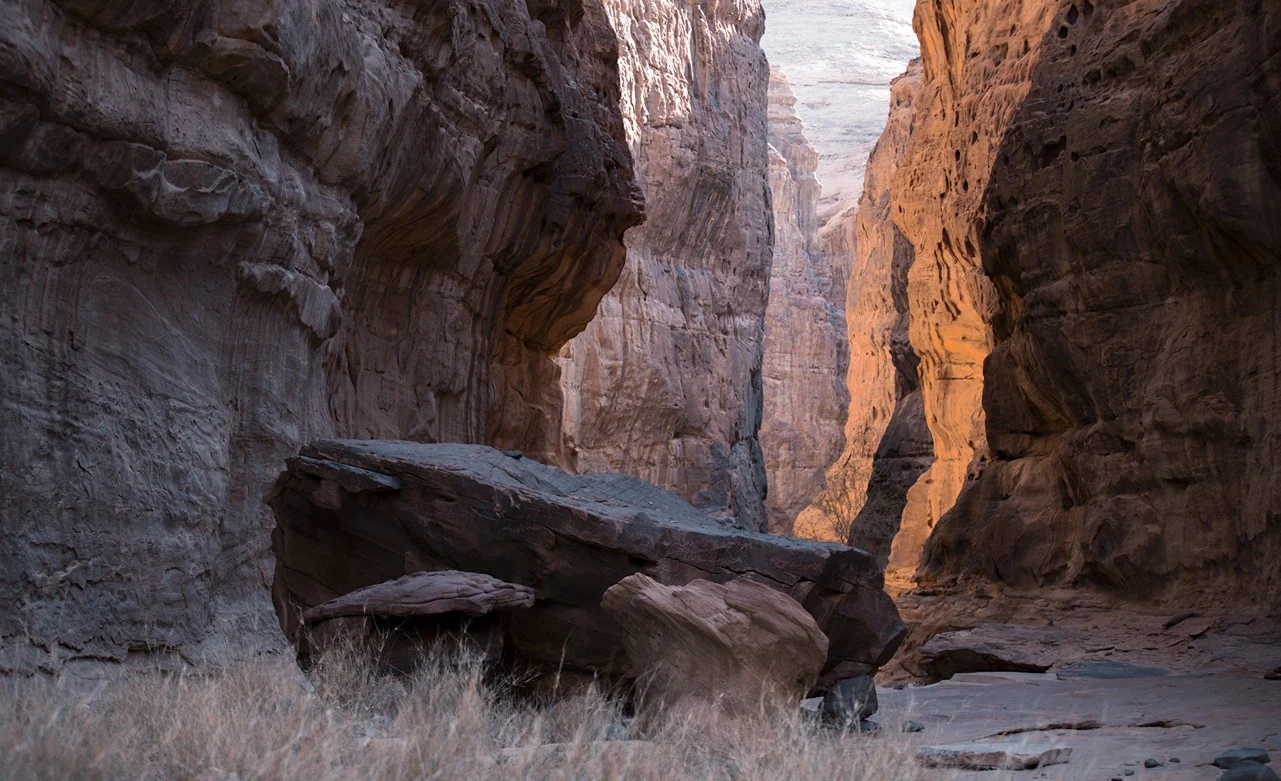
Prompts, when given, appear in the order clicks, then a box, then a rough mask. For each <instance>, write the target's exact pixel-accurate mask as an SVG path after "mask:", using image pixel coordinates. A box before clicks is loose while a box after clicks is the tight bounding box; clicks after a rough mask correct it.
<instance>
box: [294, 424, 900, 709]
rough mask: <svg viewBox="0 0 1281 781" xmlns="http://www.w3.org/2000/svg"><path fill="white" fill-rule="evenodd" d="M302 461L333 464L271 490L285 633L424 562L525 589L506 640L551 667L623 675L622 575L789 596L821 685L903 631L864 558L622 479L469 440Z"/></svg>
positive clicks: (337, 449)
mask: <svg viewBox="0 0 1281 781" xmlns="http://www.w3.org/2000/svg"><path fill="white" fill-rule="evenodd" d="M303 456H304V457H305V458H307V459H311V460H312V461H324V462H329V463H332V464H336V465H337V468H331V469H330V470H328V471H327V472H326V473H324V474H318V473H319V472H320V470H318V469H316V468H314V467H313V466H312V465H310V464H307V463H306V462H303V461H301V460H300V459H292V460H291V462H290V467H289V469H288V470H286V472H285V473H284V474H283V475H281V477H280V479H279V480H278V481H277V483H276V485H275V487H274V488H273V490H272V493H271V495H270V497H269V502H270V505H271V508H272V510H273V511H274V513H275V516H276V531H275V533H274V549H275V553H276V560H277V567H276V578H275V584H274V591H273V593H274V599H275V604H276V609H277V613H278V615H279V616H280V620H281V626H282V627H283V628H284V630H285V634H286V635H287V636H289V637H290V639H291V640H295V641H296V639H297V636H298V632H299V628H300V625H301V624H300V620H301V613H302V612H304V611H306V610H307V609H308V608H310V607H312V606H315V605H318V604H322V603H324V602H328V601H329V600H331V599H334V598H335V597H338V596H340V595H342V594H346V593H348V592H351V591H354V590H356V589H359V588H364V587H366V586H369V585H373V584H376V583H382V582H383V581H386V580H389V579H392V578H396V577H400V576H402V575H405V574H408V573H412V572H417V571H420V570H434V569H458V570H463V571H466V572H481V573H485V574H488V575H491V576H493V577H495V578H499V579H501V580H503V581H506V582H508V583H514V584H518V585H521V586H528V587H530V588H532V589H533V590H534V594H535V601H534V604H533V606H532V607H530V608H528V609H525V610H521V611H519V612H516V613H513V614H512V615H511V617H510V620H511V624H510V632H511V637H510V638H509V639H508V642H509V647H511V648H513V649H514V650H515V653H516V654H517V656H518V657H520V658H522V659H524V660H526V661H529V662H532V663H535V664H543V665H547V666H550V667H552V668H556V667H558V666H560V665H562V664H563V665H564V666H566V667H569V668H576V669H585V670H593V671H600V672H605V673H617V674H625V673H626V672H627V658H626V654H625V653H623V646H622V631H621V628H620V627H619V625H618V623H617V621H616V620H615V619H614V617H613V616H611V615H610V614H609V613H607V612H606V611H605V610H604V609H603V608H602V606H601V598H602V596H603V595H604V593H605V591H606V590H607V589H609V588H610V587H611V586H613V585H614V584H616V583H618V582H619V581H620V580H622V579H623V578H625V577H627V576H629V575H632V574H635V573H643V574H645V575H647V576H649V577H651V578H653V579H654V580H656V581H658V582H659V583H661V584H663V585H668V586H681V585H685V584H687V583H689V582H691V581H694V580H708V581H713V582H726V581H731V580H734V579H736V578H739V577H746V578H748V579H750V580H755V581H757V582H758V583H762V584H764V585H767V586H769V587H771V588H773V589H776V590H778V591H781V592H783V593H785V594H787V595H789V596H790V597H792V598H793V599H795V600H796V601H797V602H799V603H800V604H801V606H802V607H803V608H804V609H805V611H806V612H808V613H809V614H810V616H812V617H813V619H814V620H815V621H816V622H817V624H818V627H819V629H820V630H822V632H823V633H824V634H825V635H827V637H828V640H829V646H828V649H827V657H826V660H825V661H824V663H823V665H822V671H821V676H820V679H819V686H820V687H823V686H825V685H830V684H831V683H834V682H835V681H836V680H839V679H841V678H848V677H851V676H853V675H859V674H865V673H868V672H871V671H872V670H874V669H876V668H878V667H879V666H880V665H882V664H884V663H885V662H887V661H888V660H889V657H890V655H892V654H893V652H894V651H895V650H896V649H897V647H898V644H899V642H900V641H901V639H902V636H903V633H904V631H905V630H904V627H903V624H902V622H901V621H899V618H898V612H897V611H896V610H895V608H894V604H893V602H891V601H890V599H889V597H888V596H887V595H886V594H885V592H884V590H883V589H882V588H881V585H882V583H881V577H880V572H879V570H878V569H877V567H876V564H875V562H874V561H873V560H872V559H871V557H869V556H868V555H867V554H865V553H863V552H862V551H859V550H855V549H853V548H847V547H844V546H840V545H833V544H827V543H819V542H808V541H801V540H792V539H786V538H781V537H774V536H770V535H766V534H758V533H754V532H747V531H743V530H740V529H736V528H733V527H732V526H730V525H728V524H727V523H726V522H724V521H723V520H720V519H717V518H714V517H711V516H708V515H707V514H705V513H703V512H701V511H699V510H696V509H695V508H693V507H692V506H690V505H689V504H688V503H687V502H685V501H683V500H682V499H680V498H678V497H676V496H674V495H673V494H671V493H668V492H667V491H663V490H661V489H658V488H655V487H654V486H652V485H650V484H648V483H645V482H643V481H641V480H638V479H636V478H633V477H628V476H624V475H616V474H596V475H570V474H566V473H564V472H562V471H560V470H559V469H555V468H552V467H547V466H544V465H542V464H539V463H537V462H535V461H533V460H531V459H528V458H521V459H516V458H512V457H510V456H506V455H504V454H502V453H500V452H498V451H496V450H493V449H490V448H487V447H483V446H474V445H420V444H416V443H410V442H382V441H327V442H317V443H314V444H312V445H309V446H307V447H306V448H304V449H303ZM346 467H355V468H356V469H357V470H359V471H358V472H357V473H356V477H351V476H349V473H348V472H347V470H346V469H345V468H346ZM362 472H366V473H367V472H373V473H378V474H382V475H385V476H389V477H390V478H394V479H395V481H397V482H398V483H399V485H400V488H399V489H395V488H389V487H388V486H387V485H382V484H372V483H371V482H370V481H369V480H368V477H367V475H365V474H361V473H362Z"/></svg>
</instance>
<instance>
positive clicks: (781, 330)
mask: <svg viewBox="0 0 1281 781" xmlns="http://www.w3.org/2000/svg"><path fill="white" fill-rule="evenodd" d="M769 101H770V103H769V143H770V174H769V182H770V192H771V194H772V195H773V203H774V260H773V265H772V267H771V271H770V283H769V305H768V306H767V307H766V308H765V357H764V369H763V372H764V394H765V398H764V415H763V417H762V423H761V431H760V441H761V449H762V450H763V451H764V454H765V471H766V474H767V475H768V477H769V496H768V500H767V502H766V507H767V508H768V510H769V520H770V530H771V531H775V532H782V533H788V532H791V531H792V527H793V521H794V520H795V518H796V516H797V515H799V514H800V512H801V510H803V509H805V507H806V506H807V505H808V504H809V503H810V501H811V500H813V499H814V497H815V496H817V495H818V493H819V492H820V491H821V490H822V488H823V480H824V478H823V474H824V471H825V470H826V469H827V467H828V466H829V465H830V464H831V463H832V462H833V461H834V460H835V459H836V457H837V456H838V455H839V454H840V452H841V445H842V442H843V441H844V440H843V436H842V429H843V427H844V424H845V416H846V406H847V404H848V402H849V394H848V391H846V389H845V383H844V375H845V370H846V364H847V358H848V355H847V348H846V336H845V311H844V306H843V302H844V300H845V281H846V277H847V276H848V274H849V268H848V265H847V259H848V258H849V257H850V255H849V253H845V252H829V251H828V250H827V247H826V246H825V245H824V243H823V241H822V240H821V239H820V238H819V235H818V214H817V211H816V207H817V206H818V195H819V184H818V180H817V179H815V178H814V168H815V166H816V165H817V163H818V155H817V154H816V153H815V152H814V149H813V148H812V147H811V146H810V145H809V144H808V143H807V142H806V140H805V132H804V128H803V127H802V125H801V121H800V118H798V117H797V116H796V111H795V106H796V97H795V96H794V95H793V94H792V90H791V87H790V86H789V85H788V82H787V76H786V75H784V74H783V72H782V71H780V70H779V69H778V68H773V69H771V71H770V90H769ZM837 541H838V542H843V541H844V540H843V539H841V540H837Z"/></svg>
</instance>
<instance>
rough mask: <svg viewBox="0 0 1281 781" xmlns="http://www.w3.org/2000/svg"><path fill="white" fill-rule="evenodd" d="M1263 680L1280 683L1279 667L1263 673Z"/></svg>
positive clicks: (1280, 669)
mask: <svg viewBox="0 0 1281 781" xmlns="http://www.w3.org/2000/svg"><path fill="white" fill-rule="evenodd" d="M1263 678H1264V679H1265V680H1268V681H1281V667H1277V668H1276V669H1275V670H1272V671H1271V672H1266V673H1264V674H1263Z"/></svg>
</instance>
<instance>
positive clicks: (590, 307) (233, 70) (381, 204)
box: [0, 0, 767, 669]
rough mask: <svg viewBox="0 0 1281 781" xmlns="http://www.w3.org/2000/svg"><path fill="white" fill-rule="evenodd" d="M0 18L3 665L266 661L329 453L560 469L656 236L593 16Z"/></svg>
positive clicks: (24, 5) (332, 0)
mask: <svg viewBox="0 0 1281 781" xmlns="http://www.w3.org/2000/svg"><path fill="white" fill-rule="evenodd" d="M4 7H5V11H4V21H5V23H4V25H3V29H2V30H0V246H2V247H3V256H4V257H5V259H6V260H5V262H4V263H3V264H2V265H0V287H2V288H3V290H4V293H3V296H4V301H5V303H4V306H3V309H2V310H0V311H2V312H3V314H2V315H0V361H2V362H3V364H2V366H0V372H2V373H3V375H4V376H5V378H6V380H5V382H4V383H3V391H2V393H0V431H3V432H4V434H3V436H2V437H0V453H2V454H3V455H2V457H0V460H2V461H3V463H4V464H5V469H4V471H3V476H2V477H0V517H3V525H4V534H3V540H2V541H0V594H3V596H4V597H5V599H6V601H7V602H8V604H10V605H14V604H17V605H19V606H20V607H19V608H18V609H16V610H15V609H9V610H6V611H4V613H3V615H2V616H0V647H2V648H3V649H4V656H3V658H0V668H3V669H32V668H36V667H52V666H58V665H60V664H63V663H71V662H75V661H79V660H88V661H94V660H122V659H125V658H127V657H129V656H130V655H133V654H147V655H153V654H155V653H160V652H166V653H175V654H179V655H182V656H184V657H185V658H188V659H193V658H195V657H196V656H197V655H199V654H203V653H205V652H209V653H217V652H218V651H219V650H221V649H222V645H220V644H221V643H224V642H227V641H228V639H229V638H230V637H231V636H232V635H233V634H234V636H235V640H234V642H235V643H236V644H238V645H239V646H240V647H241V649H242V650H243V649H244V648H247V647H251V646H253V645H255V644H259V643H264V642H268V641H269V640H270V638H272V637H273V636H274V627H273V626H272V625H273V623H274V620H273V619H272V618H271V616H270V610H269V608H268V606H267V601H266V599H265V598H264V595H265V587H266V582H267V572H268V571H269V569H270V567H269V564H268V555H267V545H268V540H267V533H266V531H267V529H268V528H269V527H270V521H269V517H268V515H267V513H266V512H265V509H264V508H263V506H262V504H261V499H262V495H263V493H264V491H265V489H266V487H267V485H268V483H269V481H270V480H271V479H272V477H273V476H274V475H275V474H276V473H277V472H278V470H279V465H280V463H281V461H282V459H283V457H284V456H285V455H287V454H290V453H293V452H296V450H297V448H298V446H299V445H300V444H301V443H302V442H303V441H304V440H307V439H309V438H312V437H315V436H318V435H326V434H342V435H350V436H371V435H377V436H388V437H409V438H414V439H419V440H427V441H431V440H453V441H463V442H481V441H488V442H492V443H495V444H499V445H502V446H509V447H510V446H518V447H522V448H525V449H528V450H531V451H533V452H537V453H540V454H547V455H551V454H554V453H555V452H556V451H557V449H558V447H559V438H560V432H559V427H560V409H559V388H558V383H557V377H556V368H555V366H554V365H553V364H552V363H551V361H550V359H549V358H548V357H547V356H548V354H549V353H552V352H554V351H555V350H556V349H558V348H559V347H560V346H561V345H562V344H563V343H564V342H565V341H566V340H568V339H569V338H570V337H572V336H573V335H574V334H575V333H577V332H578V331H579V330H580V329H582V328H583V326H584V325H585V324H586V323H587V321H588V320H589V319H590V318H591V316H592V314H593V312H594V310H595V308H596V304H597V302H598V300H599V299H600V297H601V296H602V295H603V294H604V292H605V291H606V290H607V289H608V288H609V287H610V285H611V284H612V283H613V282H614V280H615V278H616V277H617V275H618V274H619V272H620V269H621V266H622V261H623V246H622V243H621V237H622V234H623V232H624V231H625V230H626V229H627V228H628V227H629V226H632V225H635V224H637V223H638V222H639V220H640V198H639V193H638V192H637V191H636V189H635V186H634V184H633V175H632V167H631V160H630V157H629V153H628V149H627V147H626V145H625V142H624V137H625V136H624V130H623V121H622V117H621V115H620V113H619V110H618V104H619V90H618V73H617V70H616V66H615V62H616V56H617V54H616V53H617V46H616V41H615V38H614V35H613V33H612V31H611V29H610V27H609V23H608V20H607V19H606V17H605V14H604V12H603V10H602V8H601V7H600V5H599V3H598V2H595V1H594V0H586V2H581V3H560V2H554V1H551V0H549V1H545V2H544V1H540V2H532V1H531V2H515V1H513V0H448V1H445V2H433V3H422V4H417V5H413V6H405V5H403V4H392V3H350V2H341V0H306V1H304V0H277V1H276V2H270V3H251V2H241V1H240V0H224V2H222V3H204V2H198V1H197V0H188V1H187V2H164V3H162V2H147V3H123V4H120V3H102V2H96V1H94V0H57V1H56V2H55V1H54V0H43V1H42V0H21V1H14V2H8V3H6V4H5V6H4ZM713 181H714V182H719V181H720V180H717V179H715V178H713ZM754 238H758V239H759V240H760V241H762V242H763V241H764V240H765V239H766V238H767V236H765V235H762V236H759V237H754ZM753 289H754V288H753ZM259 630H261V631H259Z"/></svg>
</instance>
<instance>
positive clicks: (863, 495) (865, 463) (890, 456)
mask: <svg viewBox="0 0 1281 781" xmlns="http://www.w3.org/2000/svg"><path fill="white" fill-rule="evenodd" d="M920 86H921V66H920V62H919V61H914V62H913V63H912V65H911V66H910V67H909V68H908V71H907V73H905V74H904V75H902V76H900V77H899V78H898V79H896V80H895V81H894V83H893V85H892V89H891V96H892V102H891V104H890V109H889V119H888V121H887V124H886V127H885V132H884V133H883V134H882V135H881V139H880V141H879V142H878V143H877V145H876V148H875V149H874V150H873V151H872V155H871V157H870V158H869V159H868V163H867V171H866V175H865V177H864V190H863V198H862V200H861V201H860V202H859V208H858V211H857V212H851V213H848V214H846V215H843V216H842V217H840V218H838V219H837V220H835V221H834V222H833V223H831V224H829V226H828V227H827V229H826V230H824V240H825V242H826V244H827V246H828V248H829V252H831V253H833V254H843V255H852V256H853V258H854V266H853V268H852V269H851V271H850V287H849V295H848V298H847V300H846V307H847V309H846V320H847V322H848V324H849V326H848V327H849V349H850V362H849V371H848V373H847V376H846V378H845V379H846V384H847V387H848V389H849V399H850V401H849V408H848V417H847V420H846V424H845V449H844V452H842V453H841V455H840V457H839V458H838V459H836V460H835V463H833V464H832V466H831V468H830V469H829V471H828V474H827V487H826V489H825V490H824V491H823V492H822V494H820V495H819V496H818V497H817V499H816V501H815V502H814V503H813V505H812V506H810V507H809V508H807V509H806V510H805V511H804V513H802V514H801V516H800V518H799V519H798V521H797V528H798V530H801V531H802V532H803V533H804V534H805V535H806V536H809V537H815V538H820V539H831V540H838V541H841V542H845V541H849V543H850V544H852V545H855V546H857V547H860V548H862V549H864V550H866V551H868V552H869V553H872V554H873V555H875V556H876V557H877V558H878V559H879V560H880V562H881V565H882V566H884V565H885V563H886V560H887V559H888V557H889V552H890V542H891V540H892V539H893V538H894V534H895V533H896V532H897V531H898V528H899V522H900V518H902V517H903V516H904V514H905V513H906V512H908V510H907V507H906V505H907V498H908V492H909V489H911V488H912V487H913V485H914V484H916V482H917V478H918V477H919V476H920V475H921V473H922V472H923V471H924V470H925V469H926V468H927V467H928V466H929V464H930V462H931V461H932V459H933V450H932V446H931V441H930V434H929V430H928V429H927V428H926V426H925V417H924V413H923V407H922V399H921V393H920V388H919V385H920V383H919V381H918V377H917V363H918V359H917V357H916V353H915V352H914V351H913V350H912V345H911V343H910V342H909V339H908V326H909V315H908V301H907V275H908V269H910V268H911V265H912V259H913V252H912V245H911V243H910V242H908V240H907V239H906V238H905V237H904V236H903V234H902V232H901V231H900V230H899V229H898V227H897V226H896V225H895V224H894V222H893V220H892V219H891V214H890V198H891V194H890V183H891V182H892V181H893V178H894V174H895V171H896V170H897V168H898V165H899V162H900V160H901V159H902V156H903V152H904V150H905V148H906V147H907V141H908V138H909V134H910V133H911V130H912V120H913V117H914V115H915V100H916V95H917V92H918V91H919V89H920ZM919 490H920V489H919V488H918V489H915V491H919ZM912 512H915V509H913V510H912Z"/></svg>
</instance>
